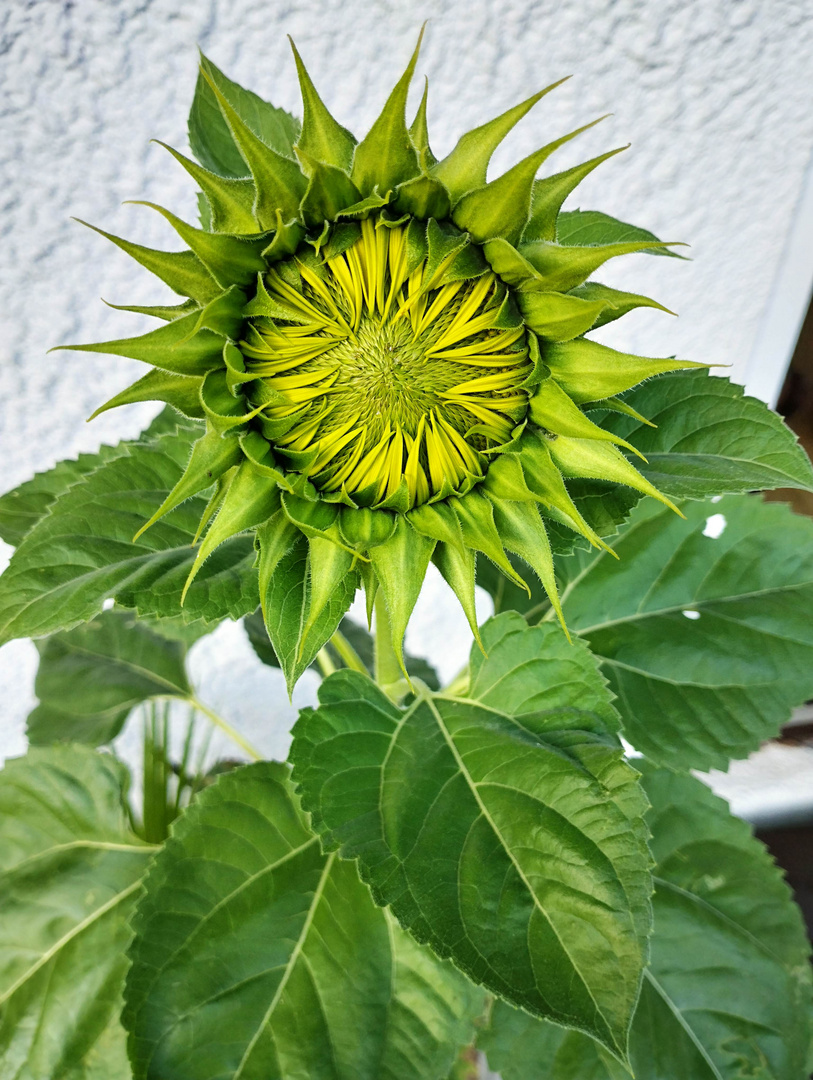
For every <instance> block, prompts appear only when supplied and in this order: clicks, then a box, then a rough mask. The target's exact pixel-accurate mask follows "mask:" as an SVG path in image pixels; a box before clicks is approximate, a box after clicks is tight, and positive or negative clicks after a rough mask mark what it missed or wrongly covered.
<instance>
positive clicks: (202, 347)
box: [57, 312, 223, 375]
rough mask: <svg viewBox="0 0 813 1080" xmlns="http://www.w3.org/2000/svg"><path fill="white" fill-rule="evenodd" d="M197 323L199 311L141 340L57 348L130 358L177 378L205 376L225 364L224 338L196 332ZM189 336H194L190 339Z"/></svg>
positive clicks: (160, 327) (127, 339)
mask: <svg viewBox="0 0 813 1080" xmlns="http://www.w3.org/2000/svg"><path fill="white" fill-rule="evenodd" d="M197 322H198V315H197V312H193V313H192V314H191V315H184V317H183V318H182V319H175V320H174V322H171V323H167V325H166V326H159V327H158V328H157V329H156V330H150V331H149V332H148V333H146V334H142V335H141V336H140V337H134V338H119V339H118V340H117V341H98V342H96V341H95V342H92V343H91V344H89V345H58V346H57V348H59V349H71V350H73V351H75V352H98V353H109V354H111V355H113V356H129V357H130V358H131V359H133V360H141V361H143V363H145V364H152V365H153V366H154V367H157V368H161V369H162V370H164V371H172V372H174V373H175V374H177V375H205V374H206V372H207V371H210V370H211V369H212V368H214V367H217V366H218V364H220V363H222V359H221V357H222V353H223V338H222V337H220V336H219V335H218V334H214V333H212V331H211V330H200V331H198V332H195V327H196V326H197ZM190 334H194V336H193V337H190Z"/></svg>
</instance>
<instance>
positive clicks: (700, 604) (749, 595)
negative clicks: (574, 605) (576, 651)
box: [570, 578, 813, 637]
mask: <svg viewBox="0 0 813 1080" xmlns="http://www.w3.org/2000/svg"><path fill="white" fill-rule="evenodd" d="M811 585H813V578H812V579H811V580H809V581H797V582H794V583H792V584H790V585H779V586H771V587H770V588H765V589H755V590H753V591H752V592H746V593H738V594H737V595H736V596H723V597H716V598H713V599H710V600H685V601H684V602H682V603H680V604H674V605H672V606H671V607H663V608H657V609H656V610H652V611H635V612H632V613H631V614H630V615H622V616H620V617H619V618H617V619H607V620H606V621H605V622H603V623H594V624H593V626H584V627H578V628H577V627H571V628H570V629H571V630H572V631H573V632H574V633H575V634H578V635H579V636H580V637H582V636H585V635H587V634H595V633H597V632H598V631H599V630H607V629H609V628H611V627H613V626H621V625H623V624H624V623H630V622H639V621H641V622H643V621H645V620H646V619H656V618H658V617H659V616H662V615H675V614H677V613H678V612H682V611H687V610H689V611H703V610H706V611H707V610H708V609H709V608H710V607H713V606H715V605H721V606H722V605H725V604H736V603H739V602H740V601H742V600H753V599H757V598H759V597H764V596H770V595H772V594H775V593H785V592H795V591H796V590H797V589H803V588H806V587H808V586H811ZM715 614H716V613H715ZM720 618H725V616H724V615H722V614H721V615H720ZM732 621H737V620H732ZM765 632H766V631H765ZM766 633H767V632H766Z"/></svg>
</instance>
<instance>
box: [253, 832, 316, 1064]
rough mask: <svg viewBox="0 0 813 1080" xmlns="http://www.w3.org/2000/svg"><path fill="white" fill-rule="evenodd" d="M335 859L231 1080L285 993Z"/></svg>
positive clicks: (312, 902) (314, 896)
mask: <svg viewBox="0 0 813 1080" xmlns="http://www.w3.org/2000/svg"><path fill="white" fill-rule="evenodd" d="M314 839H316V837H314ZM335 858H336V852H335V851H331V853H330V854H329V855H328V857H327V858H326V860H325V865H324V867H323V869H322V873H321V875H320V877H319V883H318V884H317V886H316V889H315V890H314V893H313V899H312V900H311V904H310V907H309V908H308V914H307V915H306V917H305V922H304V923H303V925H302V930H301V931H300V933H299V937H298V938H297V940H296V943H295V945H294V947H293V949H292V950H291V955H290V957H289V958H288V962H287V963H286V965H285V971H284V972H283V974H282V978H281V979H280V981H279V984H278V986H277V989H276V991H275V992H274V996H273V998H272V999H271V1003H270V1004H269V1006H268V1008H267V1009H266V1011H265V1015H264V1016H263V1018H262V1020H261V1021H260V1023H259V1024H258V1026H257V1030H256V1031H255V1033H254V1035H253V1037H252V1039H251V1041H250V1042H249V1044H248V1046H247V1047H246V1049H245V1052H244V1053H243V1056H242V1058H241V1059H240V1063H239V1065H238V1066H237V1071H236V1072H235V1074H234V1078H233V1080H240V1077H241V1076H242V1075H243V1069H244V1068H245V1067H246V1065H247V1064H248V1060H249V1058H250V1056H251V1053H252V1051H253V1050H254V1047H255V1046H256V1045H257V1041H258V1039H259V1038H260V1036H261V1035H262V1033H263V1031H264V1030H265V1028H266V1027H267V1026H268V1023H269V1022H270V1020H271V1017H272V1016H273V1015H274V1010H275V1009H276V1007H277V1005H278V1003H279V1000H280V998H281V997H282V995H283V993H284V991H285V987H286V986H287V985H288V980H289V979H290V977H291V974H292V973H293V970H294V968H295V967H296V965H297V962H298V960H299V957H300V955H301V953H302V950H303V949H304V947H305V942H306V941H307V938H308V934H309V933H310V929H311V925H312V923H313V920H314V917H315V915H316V911H317V909H318V907H319V904H320V903H321V901H322V896H323V894H324V891H325V885H326V884H327V879H328V877H329V876H330V871H331V869H332V867H333V862H334V860H335Z"/></svg>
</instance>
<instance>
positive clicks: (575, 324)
mask: <svg viewBox="0 0 813 1080" xmlns="http://www.w3.org/2000/svg"><path fill="white" fill-rule="evenodd" d="M516 299H517V302H518V306H519V309H520V311H521V312H522V317H523V318H524V319H525V321H526V323H527V324H528V326H530V327H531V329H532V330H534V331H536V333H537V334H538V335H539V336H540V337H542V338H544V339H545V340H546V341H551V342H563V341H571V340H572V339H573V338H575V337H580V336H581V335H582V334H586V333H587V331H588V330H590V329H591V328H592V327H593V326H595V325H596V323H597V322H598V321H599V319H600V318H601V314H602V312H603V311H605V309H606V306H607V305H606V303H605V301H604V300H586V299H583V298H582V297H579V296H563V295H562V294H561V293H558V292H522V293H519V294H518V295H517V298H516Z"/></svg>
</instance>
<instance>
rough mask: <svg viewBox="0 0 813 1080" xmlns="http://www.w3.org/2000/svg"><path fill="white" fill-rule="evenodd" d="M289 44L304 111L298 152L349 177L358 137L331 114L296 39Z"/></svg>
mask: <svg viewBox="0 0 813 1080" xmlns="http://www.w3.org/2000/svg"><path fill="white" fill-rule="evenodd" d="M288 40H289V41H290V42H291V48H292V49H293V53H294V60H295V61H296V73H297V75H298V76H299V88H300V90H301V91H302V105H303V108H304V117H303V120H302V132H301V134H300V136H299V139H298V140H297V149H298V150H300V151H304V153H306V154H307V155H308V156H309V157H311V158H314V159H315V160H316V161H321V162H322V163H323V164H325V165H332V166H333V167H334V168H336V169H342V170H343V171H344V172H346V173H349V172H350V166H351V165H352V162H353V151H354V150H355V147H356V137H355V135H353V134H352V132H350V131H348V130H347V128H345V127H342V125H341V124H340V123H339V122H338V121H337V120H335V119H334V118H333V117H332V116H331V114H330V113H329V112H328V109H327V107H326V105H325V103H324V102H323V101H322V99H321V98H320V97H319V95H318V93H317V92H316V87H315V86H314V85H313V82H312V81H311V77H310V75H309V74H308V72H307V69H306V68H305V65H304V64H303V63H302V57H301V56H300V55H299V52H298V50H297V47H296V45H294V43H293V40H292V39H290V38H289V39H288Z"/></svg>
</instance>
